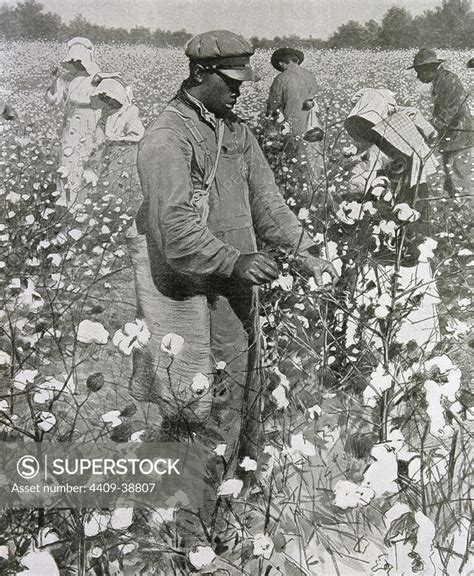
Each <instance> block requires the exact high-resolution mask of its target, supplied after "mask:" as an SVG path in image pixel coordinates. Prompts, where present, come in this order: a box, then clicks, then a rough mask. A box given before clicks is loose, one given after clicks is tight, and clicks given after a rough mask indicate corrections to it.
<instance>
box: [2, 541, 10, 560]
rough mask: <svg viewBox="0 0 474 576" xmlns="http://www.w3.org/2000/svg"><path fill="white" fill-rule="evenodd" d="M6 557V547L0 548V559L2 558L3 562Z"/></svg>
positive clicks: (7, 551) (7, 552)
mask: <svg viewBox="0 0 474 576" xmlns="http://www.w3.org/2000/svg"><path fill="white" fill-rule="evenodd" d="M8 555H9V549H8V546H4V545H2V546H0V558H4V559H5V560H8Z"/></svg>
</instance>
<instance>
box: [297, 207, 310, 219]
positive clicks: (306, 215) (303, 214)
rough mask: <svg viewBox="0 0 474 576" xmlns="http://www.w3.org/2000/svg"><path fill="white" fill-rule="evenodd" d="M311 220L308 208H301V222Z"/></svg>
mask: <svg viewBox="0 0 474 576" xmlns="http://www.w3.org/2000/svg"><path fill="white" fill-rule="evenodd" d="M308 218H309V210H308V209H307V208H300V210H299V212H298V219H299V220H307V219H308Z"/></svg>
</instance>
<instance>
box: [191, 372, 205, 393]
mask: <svg viewBox="0 0 474 576" xmlns="http://www.w3.org/2000/svg"><path fill="white" fill-rule="evenodd" d="M209 387H210V383H209V378H208V377H207V376H206V375H205V374H203V373H202V372H197V373H196V374H195V375H194V378H193V381H192V383H191V390H192V392H194V394H197V395H201V394H204V392H207V390H209Z"/></svg>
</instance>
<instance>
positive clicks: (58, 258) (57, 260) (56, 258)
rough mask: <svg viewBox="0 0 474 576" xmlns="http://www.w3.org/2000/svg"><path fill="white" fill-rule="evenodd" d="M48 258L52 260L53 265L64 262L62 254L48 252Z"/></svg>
mask: <svg viewBox="0 0 474 576" xmlns="http://www.w3.org/2000/svg"><path fill="white" fill-rule="evenodd" d="M46 258H47V260H51V264H52V265H53V266H60V265H61V262H62V257H61V254H48V256H47V257H46Z"/></svg>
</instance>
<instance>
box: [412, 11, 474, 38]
mask: <svg viewBox="0 0 474 576" xmlns="http://www.w3.org/2000/svg"><path fill="white" fill-rule="evenodd" d="M414 25H415V33H416V37H417V40H418V42H417V43H418V44H419V45H423V46H432V47H438V48H473V47H474V14H473V12H472V10H471V3H470V1H469V0H443V3H442V4H441V6H438V7H437V8H436V9H435V10H433V11H432V10H428V11H427V12H425V13H424V15H423V16H419V17H417V18H415V21H414Z"/></svg>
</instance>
